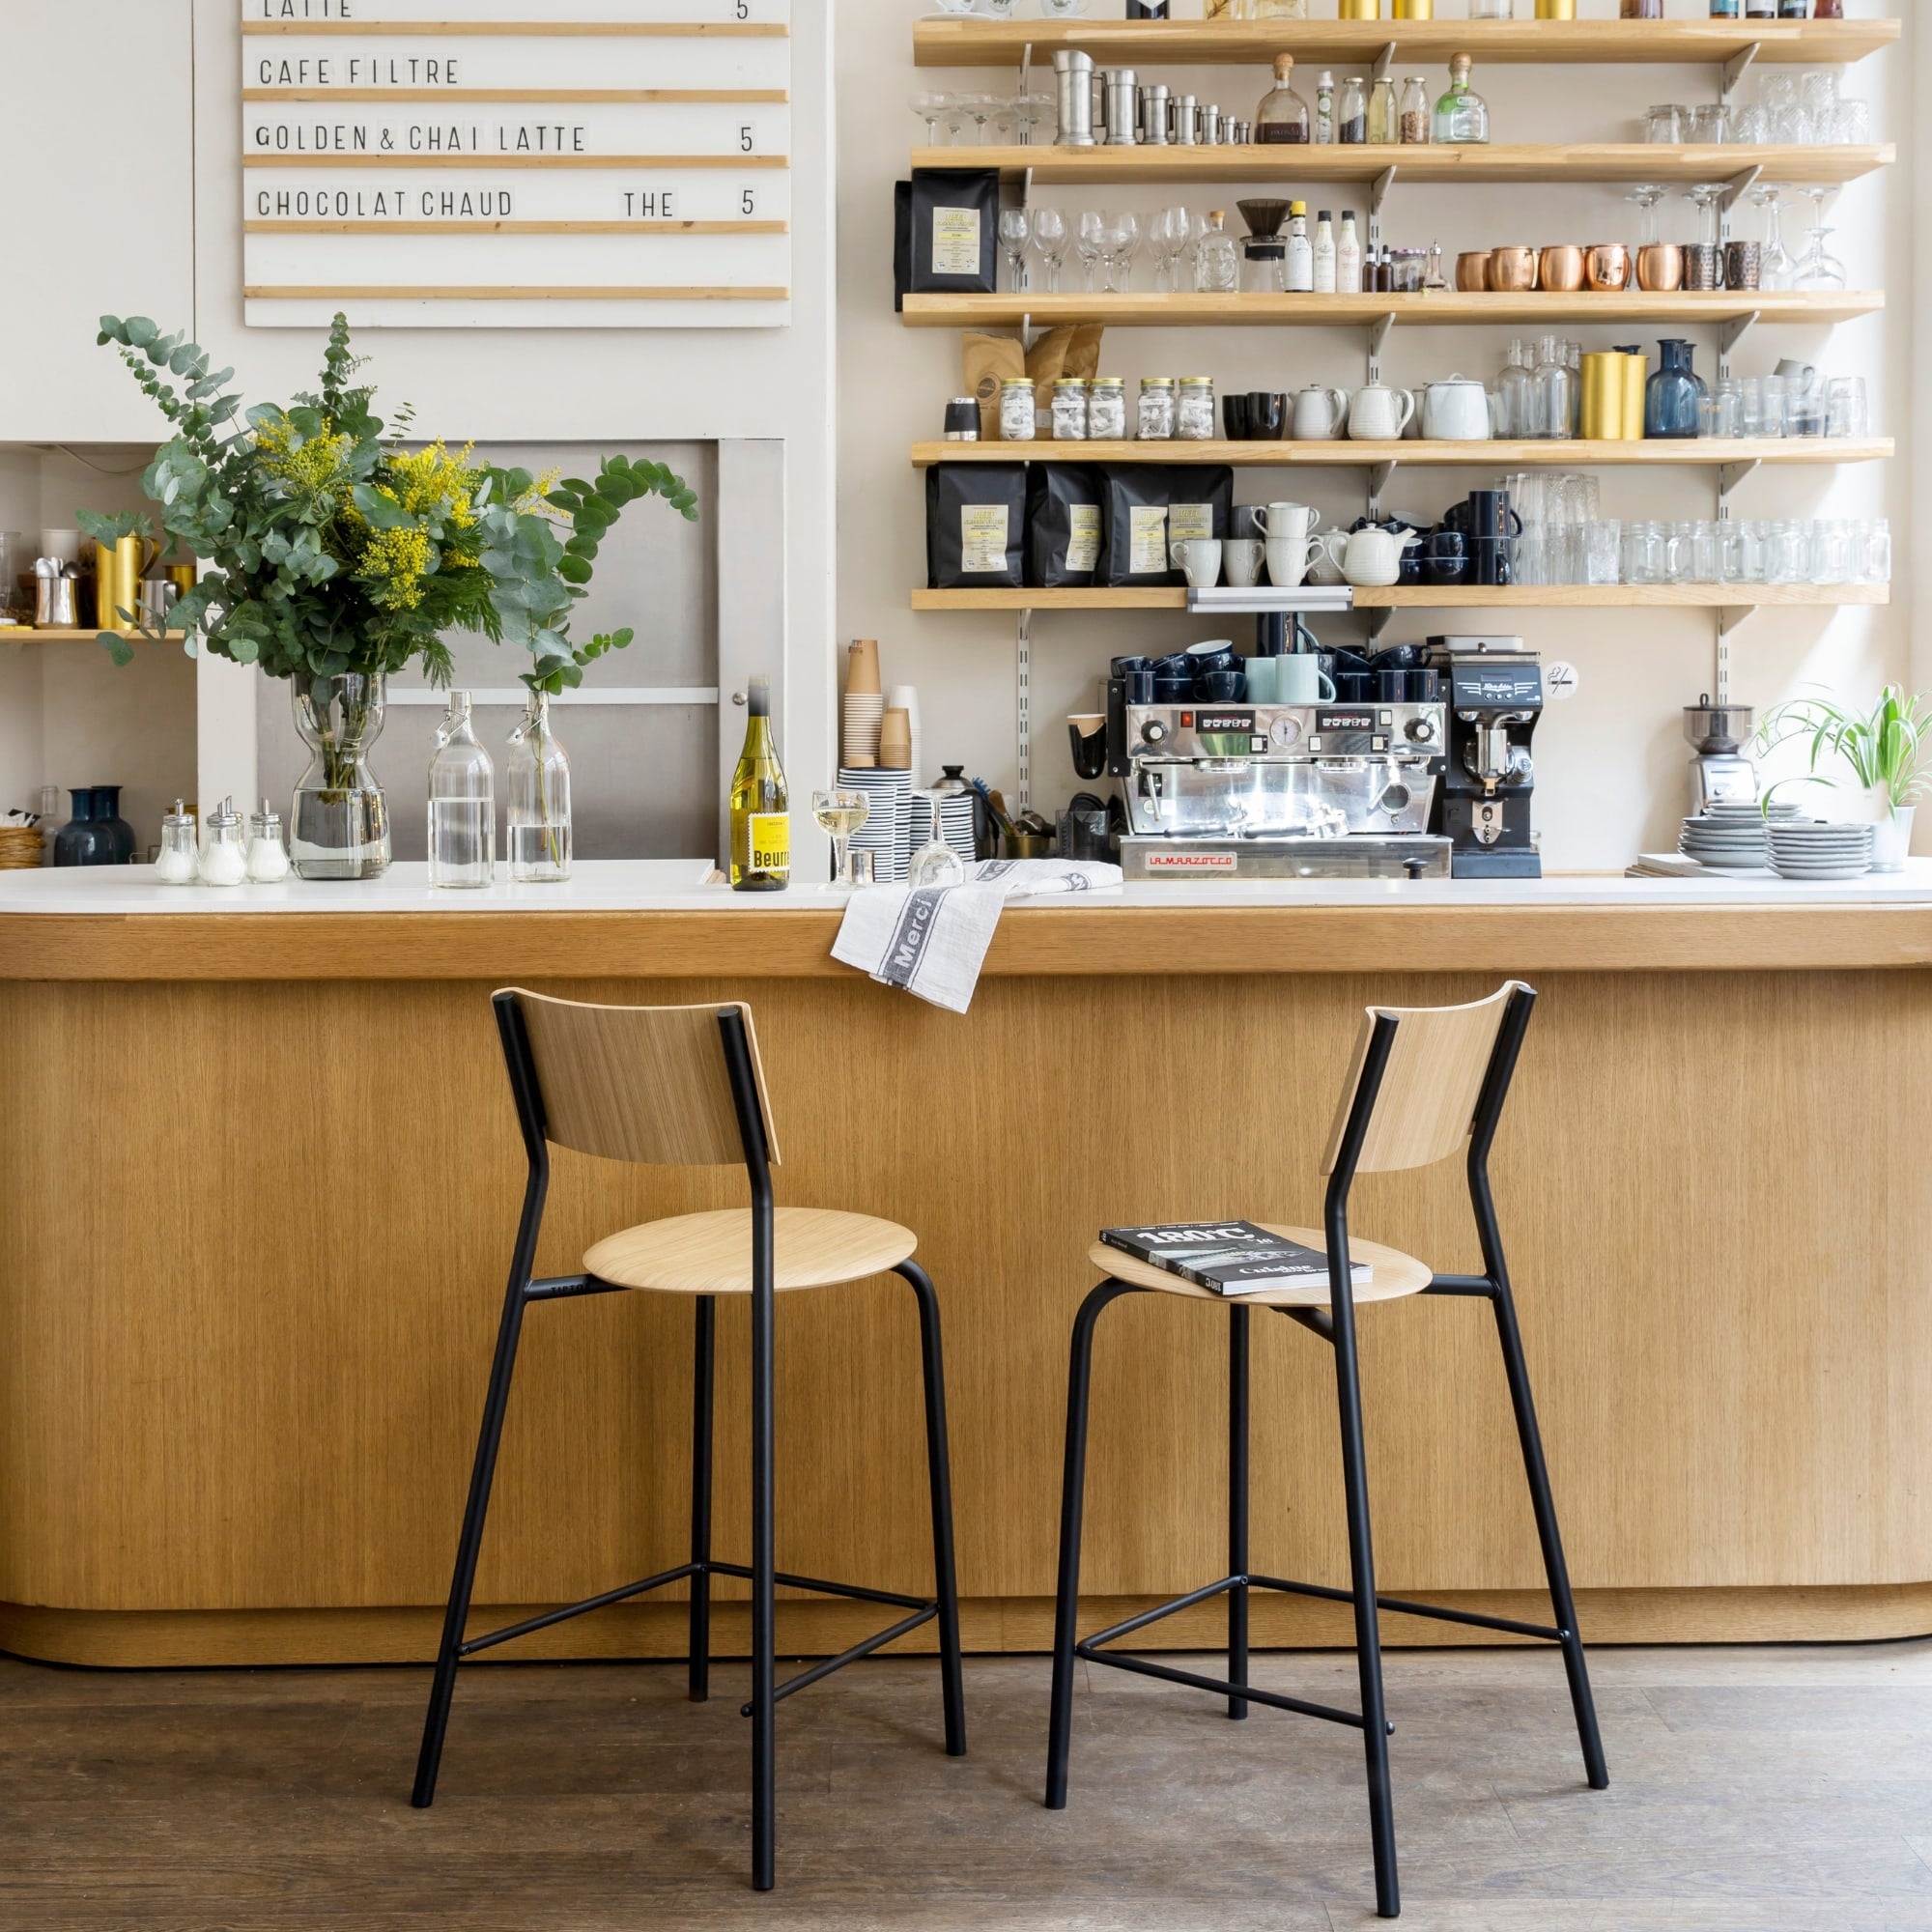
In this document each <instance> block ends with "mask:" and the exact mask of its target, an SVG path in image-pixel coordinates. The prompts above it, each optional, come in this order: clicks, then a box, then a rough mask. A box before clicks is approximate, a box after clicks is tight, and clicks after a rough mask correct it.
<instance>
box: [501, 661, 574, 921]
mask: <svg viewBox="0 0 1932 1932" xmlns="http://www.w3.org/2000/svg"><path fill="white" fill-rule="evenodd" d="M506 782H507V786H508V792H507V800H506V805H505V810H504V832H505V838H506V842H507V844H508V847H509V859H510V877H511V879H512V880H513V881H514V882H516V883H518V884H520V885H552V884H554V883H556V882H557V881H559V880H562V879H567V878H569V877H570V760H569V759H568V758H566V757H565V756H564V754H563V747H562V746H561V745H559V744H558V743H557V742H556V734H555V733H554V731H552V729H551V725H550V696H549V694H548V693H546V692H540V691H538V692H532V693H531V694H530V698H529V702H528V703H527V704H526V706H525V708H524V716H523V721H522V723H520V724H519V725H518V726H517V728H516V729H515V730H514V731H512V732H511V733H510V765H509V772H508V777H507V781H506Z"/></svg>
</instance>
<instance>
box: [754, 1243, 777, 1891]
mask: <svg viewBox="0 0 1932 1932" xmlns="http://www.w3.org/2000/svg"><path fill="white" fill-rule="evenodd" d="M768 1230H769V1223H767V1231H768ZM756 1239H757V1236H755V1235H754V1236H753V1244H754V1249H755V1244H756ZM767 1239H769V1233H768V1232H767ZM766 1256H767V1260H766V1266H765V1269H764V1278H763V1280H762V1282H760V1283H758V1284H757V1285H756V1286H754V1287H753V1291H752V1884H753V1888H754V1889H757V1890H759V1891H770V1890H771V1889H772V1887H773V1886H775V1885H776V1884H777V1883H778V1736H777V1725H776V1717H777V1708H778V1700H777V1694H776V1685H775V1683H774V1677H775V1669H774V1662H773V1653H774V1646H775V1633H774V1629H773V1626H774V1623H775V1621H776V1618H777V1607H778V1606H777V1602H776V1598H777V1594H778V1592H777V1587H776V1580H775V1577H774V1575H773V1572H774V1570H775V1568H776V1562H777V1558H776V1552H775V1548H774V1537H773V1527H772V1462H773V1457H772V1437H773V1434H774V1429H775V1420H776V1418H775V1402H774V1394H773V1388H772V1349H773V1325H774V1324H773V1313H772V1311H773V1301H774V1295H773V1293H772V1273H771V1264H770V1259H769V1257H770V1249H769V1247H768V1248H767V1250H766ZM753 1269H754V1271H755V1269H756V1263H755V1261H754V1262H753Z"/></svg>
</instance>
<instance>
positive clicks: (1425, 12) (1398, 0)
mask: <svg viewBox="0 0 1932 1932" xmlns="http://www.w3.org/2000/svg"><path fill="white" fill-rule="evenodd" d="M1395 16H1396V18H1397V19H1398V20H1433V19H1435V0H1395Z"/></svg>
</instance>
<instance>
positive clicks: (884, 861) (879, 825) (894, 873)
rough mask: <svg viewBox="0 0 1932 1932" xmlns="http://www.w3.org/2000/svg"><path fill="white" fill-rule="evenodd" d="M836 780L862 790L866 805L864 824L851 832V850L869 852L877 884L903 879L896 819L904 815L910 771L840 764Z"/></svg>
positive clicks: (846, 787)
mask: <svg viewBox="0 0 1932 1932" xmlns="http://www.w3.org/2000/svg"><path fill="white" fill-rule="evenodd" d="M838 782H839V785H840V786H841V787H842V788H843V789H845V790H848V791H862V792H864V793H865V794H866V803H867V806H868V807H869V811H868V814H867V819H866V822H865V824H864V825H862V826H861V827H860V828H859V830H858V831H857V832H855V833H854V834H853V835H852V849H853V851H855V852H869V853H870V854H871V855H872V877H873V878H874V879H875V880H877V882H878V883H879V884H880V885H882V886H887V885H891V884H893V883H894V882H895V880H898V879H902V878H904V877H905V862H904V860H903V859H902V858H901V856H900V853H899V821H900V820H901V819H902V818H904V817H905V815H906V800H907V798H908V797H909V796H910V794H911V791H912V774H911V773H910V772H895V771H889V770H887V769H886V768H885V767H883V766H879V765H864V766H853V765H840V766H839V768H838ZM907 849H908V850H910V849H911V848H910V847H908V848H907Z"/></svg>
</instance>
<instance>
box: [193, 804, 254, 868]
mask: <svg viewBox="0 0 1932 1932" xmlns="http://www.w3.org/2000/svg"><path fill="white" fill-rule="evenodd" d="M206 831H207V836H206V837H205V838H203V839H202V842H201V883H202V884H203V885H204V886H239V885H240V884H241V882H242V880H243V879H245V878H246V877H247V876H248V834H247V828H246V827H245V826H244V825H243V824H242V822H241V813H240V812H239V811H237V810H235V801H234V800H233V799H232V798H224V799H223V800H222V801H221V803H220V804H219V805H217V806H216V807H215V808H214V810H213V811H211V812H210V813H209V814H208V825H207V828H206Z"/></svg>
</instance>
